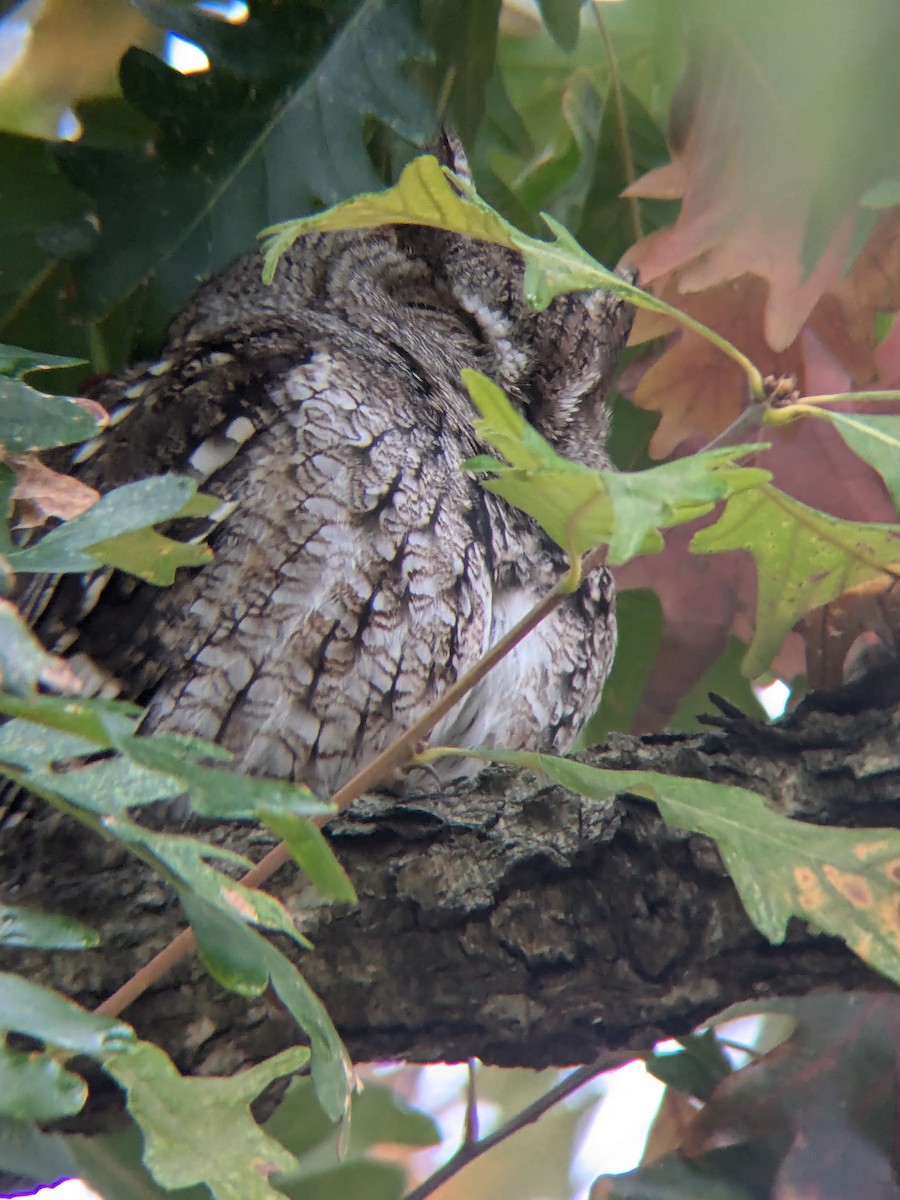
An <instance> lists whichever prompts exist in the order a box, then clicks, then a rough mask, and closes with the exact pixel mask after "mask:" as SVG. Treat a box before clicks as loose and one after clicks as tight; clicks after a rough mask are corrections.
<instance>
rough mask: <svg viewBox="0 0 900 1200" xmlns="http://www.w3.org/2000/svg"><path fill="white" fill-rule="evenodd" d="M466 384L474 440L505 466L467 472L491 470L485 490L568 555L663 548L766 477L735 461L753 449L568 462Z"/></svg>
mask: <svg viewBox="0 0 900 1200" xmlns="http://www.w3.org/2000/svg"><path fill="white" fill-rule="evenodd" d="M462 374H463V381H464V382H465V384H466V387H467V388H468V389H469V394H470V395H471V397H472V402H473V404H474V405H475V406H476V408H477V409H478V411H479V412H480V413H481V419H480V420H478V421H476V422H475V428H476V430H477V432H478V434H479V436H480V437H481V438H482V439H483V440H484V441H486V442H487V443H488V444H489V445H490V446H492V447H494V448H495V449H496V450H498V451H499V452H500V453H501V454H502V455H503V457H504V459H505V460H506V462H505V463H501V462H496V461H494V460H491V459H486V458H484V457H483V456H482V457H479V458H477V459H472V460H470V461H469V462H468V463H467V464H466V465H467V467H468V468H469V469H470V470H478V471H485V470H490V471H492V472H494V474H495V475H496V476H497V478H495V479H489V480H483V481H482V486H483V487H485V488H487V490H488V491H491V492H494V493H496V494H497V495H500V496H503V498H504V499H505V500H507V501H509V503H510V504H514V505H515V506H516V507H517V508H521V509H522V510H523V511H524V512H527V513H529V514H530V515H531V516H533V517H534V518H535V520H536V521H538V522H539V523H540V525H541V526H542V527H543V528H544V529H545V530H546V532H547V533H548V534H549V535H550V537H552V538H553V540H554V541H555V542H557V544H558V545H560V546H562V547H563V549H564V550H566V551H567V553H568V554H569V555H570V556H574V555H577V554H583V553H584V552H585V551H586V550H588V549H590V547H591V546H596V545H597V544H598V543H601V542H607V543H609V561H610V562H611V563H613V564H620V563H624V562H627V561H628V559H630V558H634V556H635V555H637V554H649V553H654V552H658V551H660V550H662V548H663V540H662V537H661V535H660V533H659V530H660V529H667V528H669V527H671V526H673V525H681V524H683V523H684V522H685V521H692V520H694V519H695V518H696V517H700V516H703V515H704V514H705V513H708V512H709V511H710V509H711V508H712V507H713V505H714V504H716V503H718V502H719V501H720V500H724V499H725V498H726V497H728V496H732V495H735V494H736V493H739V492H742V491H744V490H746V489H748V488H756V487H758V486H759V485H760V484H762V483H765V482H766V481H767V480H768V479H770V478H771V476H770V475H769V473H768V472H767V471H763V470H760V469H758V468H751V467H740V466H737V465H736V464H735V459H737V458H740V456H741V455H742V454H746V453H749V452H750V451H751V450H756V449H758V447H754V446H729V447H727V448H724V449H721V450H709V451H706V452H705V453H702V454H695V455H693V456H691V457H690V458H682V459H679V460H678V461H677V462H672V463H664V464H663V465H662V466H660V467H652V468H651V469H650V470H647V471H636V472H619V471H595V470H592V469H591V468H589V467H586V466H584V465H583V464H582V463H576V462H570V461H569V460H568V459H566V458H563V457H562V456H561V455H559V454H557V452H556V451H555V450H554V449H553V447H552V446H551V445H550V443H549V442H547V441H545V439H544V438H543V437H541V435H540V434H539V433H538V432H537V430H536V429H533V428H532V427H531V426H530V425H529V424H528V422H527V421H526V420H525V418H524V417H523V416H522V415H521V414H520V413H518V412H517V411H516V410H515V409H514V408H513V406H512V404H510V402H509V400H508V398H507V397H506V396H505V395H504V393H503V392H502V390H501V389H500V388H499V387H497V385H496V384H495V383H493V382H492V381H491V380H490V379H488V378H487V377H486V376H484V375H482V374H481V373H480V372H478V371H471V370H464V371H463V373H462Z"/></svg>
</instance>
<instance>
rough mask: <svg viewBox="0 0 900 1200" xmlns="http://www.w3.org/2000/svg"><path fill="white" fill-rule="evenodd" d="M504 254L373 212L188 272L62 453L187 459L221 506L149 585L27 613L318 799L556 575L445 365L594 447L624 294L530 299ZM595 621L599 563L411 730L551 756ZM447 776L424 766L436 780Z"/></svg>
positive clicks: (561, 738) (604, 591) (607, 617)
mask: <svg viewBox="0 0 900 1200" xmlns="http://www.w3.org/2000/svg"><path fill="white" fill-rule="evenodd" d="M523 274H524V269H523V263H522V261H521V259H520V258H519V256H517V254H515V253H514V252H512V251H510V250H507V249H504V248H502V247H499V246H494V245H490V244H487V243H484V242H479V241H476V240H472V239H469V238H466V237H463V236H461V235H458V234H454V233H449V232H444V231H441V230H437V229H431V228H425V227H418V226H400V225H398V226H384V227H382V228H378V229H374V230H367V231H363V232H349V233H327V234H316V235H311V236H307V237H303V238H301V239H300V240H298V241H297V242H296V243H295V244H294V245H293V247H292V248H291V249H290V250H289V251H288V252H287V253H286V254H285V255H284V256H283V257H282V259H281V261H280V263H279V266H278V270H277V272H276V275H275V278H274V281H273V282H272V283H271V284H265V283H263V281H262V260H261V257H260V255H259V253H250V254H248V255H247V256H246V257H244V258H242V259H240V260H239V261H237V262H236V263H234V264H233V265H232V266H231V267H230V268H228V269H226V270H225V271H224V272H223V273H222V274H220V275H218V276H216V277H215V278H213V279H212V280H210V281H209V282H208V283H206V284H205V286H203V287H202V288H201V289H200V291H199V292H198V293H197V294H196V295H195V297H194V298H193V299H192V300H191V302H190V303H189V304H188V306H187V308H186V309H185V310H184V312H182V313H181V315H180V316H179V317H178V318H177V319H176V320H175V322H174V323H173V325H172V326H171V329H170V331H169V334H168V341H167V343H166V345H165V347H164V349H163V350H162V353H161V354H160V356H159V359H158V361H156V362H154V363H152V364H149V365H148V364H144V365H142V366H139V367H136V368H134V369H132V370H130V371H129V372H128V373H127V374H125V375H123V376H122V377H120V378H117V379H114V380H111V381H107V382H106V383H104V384H102V385H101V386H100V387H99V388H98V389H97V390H96V391H95V392H94V393H93V394H94V396H95V398H96V399H98V400H100V402H101V403H102V404H103V405H104V406H105V407H106V408H107V409H108V410H109V411H110V412H111V413H112V424H111V428H110V429H109V430H108V431H107V433H106V434H105V436H104V438H103V440H102V442H101V443H100V444H99V448H95V447H91V449H92V450H95V452H94V453H91V454H90V455H88V453H87V452H86V451H82V454H81V456H80V457H81V459H82V465H81V466H80V468H79V471H80V474H81V475H82V477H83V478H86V479H87V480H88V481H89V482H92V483H95V484H100V485H101V486H102V487H103V488H104V489H107V488H110V487H113V486H116V485H119V484H122V483H125V482H128V481H131V480H135V479H140V478H144V477H147V476H149V475H154V474H160V473H163V472H167V471H173V472H179V473H189V474H192V475H193V476H194V477H195V478H196V479H197V480H198V482H199V484H200V485H201V487H202V490H203V491H205V492H206V493H209V494H212V495H213V496H215V497H217V498H218V500H219V501H220V506H219V509H218V511H217V514H216V517H215V520H216V525H215V528H214V530H213V532H212V534H211V536H210V539H209V540H210V545H211V546H212V549H213V550H214V554H215V557H214V560H213V561H212V562H211V563H210V564H209V565H208V566H207V567H205V568H204V569H202V570H200V571H192V572H183V573H182V576H183V577H180V578H179V579H178V581H177V582H176V584H175V585H174V586H173V587H172V588H170V589H157V588H153V587H152V586H150V585H147V584H135V582H134V581H133V580H129V579H127V578H125V577H124V576H122V577H120V576H115V577H113V578H112V579H111V580H108V581H107V580H103V581H101V582H102V583H104V585H105V586H103V587H102V590H101V589H100V588H99V587H98V586H94V587H90V588H87V589H84V588H81V589H79V588H78V587H77V586H76V585H75V583H74V582H73V581H71V580H68V581H64V586H61V587H60V588H59V589H58V590H57V593H56V594H55V595H54V597H53V600H52V601H51V603H50V604H49V606H48V607H47V609H46V611H45V612H44V613H43V614H42V615H41V617H40V619H39V621H38V627H39V628H41V629H42V630H43V632H44V633H45V634H46V636H47V638H48V640H49V641H50V643H51V645H52V643H53V641H54V638H55V637H57V636H58V635H59V634H60V631H61V630H62V629H63V628H65V629H67V630H71V629H72V628H73V627H74V628H77V641H76V643H75V646H74V648H73V651H72V654H73V662H74V663H75V665H76V666H80V667H81V668H83V666H84V664H85V663H87V662H90V664H91V669H92V670H93V671H96V672H99V673H101V674H102V676H103V677H104V678H109V677H115V678H116V680H117V681H118V682H117V687H118V689H119V694H122V695H126V696H128V697H131V698H134V699H138V700H140V701H142V702H145V703H146V705H147V709H146V717H145V720H144V724H143V728H144V729H145V730H147V731H156V730H162V731H166V732H170V733H178V734H189V735H195V736H199V737H202V738H207V739H210V740H212V741H215V742H218V743H220V744H221V745H222V746H224V747H225V748H226V749H228V750H229V751H231V752H232V753H233V755H234V761H235V766H236V768H237V769H240V770H241V771H244V772H249V773H255V774H265V775H269V776H275V777H278V778H283V779H290V780H294V781H297V782H301V783H304V784H306V785H308V786H309V787H310V788H312V789H313V790H314V791H317V792H320V793H331V792H334V791H335V790H336V789H337V788H339V787H340V786H341V785H342V784H343V783H344V782H346V780H347V779H348V778H349V777H350V776H351V775H352V774H353V773H354V772H355V771H356V770H357V769H358V768H359V767H360V766H362V765H363V764H364V763H365V762H366V761H368V760H369V759H371V758H372V757H373V756H374V755H375V754H376V753H377V752H378V751H380V750H381V749H383V748H384V747H385V746H386V745H388V743H390V742H391V741H392V740H393V739H394V738H395V737H396V736H397V735H398V734H399V733H401V732H402V731H403V730H405V729H406V728H408V726H409V725H410V724H411V723H412V722H413V721H415V720H416V719H417V718H418V717H419V716H421V715H422V714H423V713H424V712H425V711H426V709H427V708H428V707H429V706H430V705H431V704H433V703H434V701H435V700H436V699H438V697H440V696H441V695H442V693H443V692H444V691H445V689H446V688H447V687H448V686H449V685H451V684H452V683H453V682H454V681H455V680H457V679H458V678H459V677H460V676H461V675H462V674H463V673H464V672H465V671H466V670H467V669H468V668H470V667H471V666H472V665H473V664H474V663H475V662H476V661H477V660H478V659H479V658H480V657H481V656H482V655H483V654H484V652H485V651H486V650H487V649H488V648H489V647H490V646H491V645H492V644H493V643H495V642H496V641H497V640H498V639H499V638H500V637H502V636H503V634H505V633H506V632H507V630H509V629H510V628H511V627H512V626H513V625H514V624H515V623H516V622H517V621H518V620H519V619H520V618H521V617H522V616H523V615H524V614H525V613H526V612H527V611H528V610H529V609H530V608H531V607H532V606H533V605H534V604H535V602H536V601H537V600H538V599H539V598H540V597H542V596H543V595H544V594H545V593H546V592H547V591H548V590H549V589H550V588H551V587H552V586H553V584H554V583H555V582H556V581H557V579H558V578H559V576H560V575H561V574H562V572H563V571H564V569H565V561H564V557H563V555H562V552H561V551H560V550H559V549H558V548H557V547H556V546H555V545H554V544H553V543H552V542H551V541H550V540H549V539H548V538H547V536H546V535H545V534H544V533H543V532H542V530H541V529H540V528H539V527H538V525H537V524H536V523H535V522H534V521H533V520H532V519H531V518H530V517H528V516H526V515H524V514H523V513H521V512H518V511H516V510H514V509H512V508H511V507H509V506H508V505H507V504H506V503H505V502H504V501H503V500H502V499H500V498H498V497H496V496H494V495H492V494H490V493H489V492H487V491H485V490H484V489H483V488H482V487H481V486H480V485H479V483H478V482H477V480H476V479H475V478H473V477H472V475H471V474H469V473H467V472H466V471H465V469H464V467H463V464H464V463H465V461H466V460H467V459H468V458H470V457H472V456H473V455H477V454H479V453H486V452H488V447H487V446H485V445H484V444H483V443H482V442H480V441H479V438H478V437H477V435H476V433H475V431H474V428H473V417H474V416H475V413H474V409H473V406H472V404H471V401H470V399H469V397H468V394H467V392H466V390H465V388H464V387H463V385H462V382H461V379H460V372H461V371H462V369H463V368H464V367H473V368H476V369H478V370H479V371H482V372H484V373H485V374H486V375H487V376H489V377H490V378H491V379H492V380H494V381H495V382H496V383H497V384H499V385H500V387H502V388H503V389H504V391H505V392H506V393H507V395H508V396H509V397H510V399H511V401H512V403H513V404H514V405H515V407H516V408H517V409H518V410H519V411H520V412H521V413H523V414H524V416H525V417H527V419H528V420H529V421H530V422H531V423H532V424H533V425H534V426H536V428H537V429H538V430H539V431H540V432H541V433H542V434H543V435H544V437H545V438H547V439H548V440H549V441H550V442H551V443H552V445H553V446H554V447H555V448H556V449H557V450H558V451H559V452H560V453H562V454H564V455H566V456H568V457H570V458H573V459H575V460H577V461H579V462H582V463H585V464H587V465H589V466H591V467H606V466H609V460H608V458H607V455H606V450H605V442H606V434H607V424H608V411H607V407H606V404H605V402H604V395H605V392H606V391H607V388H608V385H609V380H610V376H611V373H612V371H613V369H614V366H615V363H616V360H617V357H618V354H619V352H620V350H621V348H622V346H623V344H624V341H625V338H626V337H627V334H628V331H629V327H630V323H631V317H632V313H631V310H630V307H629V306H627V305H626V304H624V303H622V302H621V301H620V300H618V299H616V298H614V297H613V296H612V295H610V294H606V293H604V292H592V293H582V294H578V295H574V294H572V295H565V296H560V297H558V298H557V299H556V300H554V301H553V303H552V304H551V305H550V306H549V308H547V309H545V310H544V311H542V312H535V311H533V310H532V309H531V308H529V306H528V304H527V303H526V300H525V296H524V292H523ZM95 584H96V581H95ZM615 631H616V626H615V615H614V586H613V581H612V578H611V577H610V575H609V573H608V571H607V570H606V569H599V570H597V571H595V572H594V573H593V574H591V575H590V576H589V577H588V578H586V579H584V581H583V582H582V584H581V586H580V588H579V589H578V591H577V592H576V593H575V594H574V595H573V596H571V597H570V598H569V599H568V600H567V601H566V602H565V603H564V604H563V605H562V607H560V608H559V609H557V610H556V612H554V613H553V614H552V615H551V616H550V617H548V618H547V619H546V620H545V621H544V622H543V623H542V624H541V625H540V626H539V627H538V628H537V629H536V630H535V631H534V632H533V633H532V634H530V635H529V637H527V638H526V639H525V640H524V642H522V643H521V644H520V645H519V646H518V647H517V648H516V649H515V650H514V651H513V653H511V654H510V655H509V656H508V657H507V658H506V659H505V660H504V661H503V662H502V663H501V664H500V665H499V666H498V667H497V668H496V669H495V670H493V671H492V672H490V674H489V675H488V676H487V677H486V678H484V679H483V680H482V681H481V683H479V684H478V685H477V686H476V687H475V688H474V689H473V690H472V691H471V692H470V693H469V694H468V695H467V696H466V697H465V699H464V700H463V701H462V702H461V703H460V704H459V705H458V706H457V707H456V708H455V709H453V710H452V711H451V712H450V713H448V715H447V716H445V717H444V718H443V719H442V720H441V721H440V722H439V724H438V725H437V727H436V728H435V729H434V731H433V741H434V742H435V743H437V744H441V745H445V744H448V745H449V744H452V745H456V746H462V747H506V748H518V749H531V750H540V751H553V752H562V751H565V750H566V749H567V748H568V747H569V746H570V745H571V743H572V741H573V739H574V737H575V736H576V734H577V732H578V730H579V727H580V726H581V724H582V723H583V721H584V720H585V718H586V717H587V716H588V715H589V714H590V713H591V712H592V710H593V709H594V707H595V706H596V704H597V702H598V699H599V696H600V691H601V688H602V686H603V682H604V680H605V678H606V676H607V673H608V671H609V669H610V664H611V662H612V658H613V652H614V646H615V637H616V632H615ZM67 636H68V637H69V638H70V639H71V634H68V635H67ZM472 769H474V768H471V767H469V766H466V765H465V764H463V765H461V760H459V759H456V758H453V759H450V758H446V759H443V760H441V761H439V762H438V763H437V764H436V765H435V770H436V772H437V774H438V776H439V777H440V778H441V780H442V781H443V780H447V779H449V778H451V777H457V776H459V775H460V774H462V773H464V772H469V771H471V770H472ZM407 778H409V777H407ZM402 786H403V784H402V782H401V790H402Z"/></svg>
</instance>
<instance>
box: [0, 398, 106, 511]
mask: <svg viewBox="0 0 900 1200" xmlns="http://www.w3.org/2000/svg"><path fill="white" fill-rule="evenodd" d="M83 403H84V404H92V403H93V401H84V402H83ZM96 407H97V408H99V407H100V406H99V405H97V406H96ZM101 411H102V410H101ZM6 462H8V463H9V465H10V466H11V467H12V469H13V470H14V471H15V473H16V479H17V483H16V487H15V490H14V491H13V500H14V501H16V503H17V508H16V525H17V526H18V527H19V528H20V529H34V528H36V527H37V526H39V525H43V524H44V522H45V521H47V519H48V518H50V517H57V518H59V519H60V520H62V521H69V520H71V519H72V517H77V516H78V515H79V514H80V513H83V512H84V511H85V510H86V509H88V508H90V507H91V505H92V504H96V502H97V501H98V500H99V499H100V493H99V492H98V491H96V490H95V489H94V488H92V487H88V485H87V484H85V483H82V482H81V481H80V480H78V479H73V478H72V476H71V475H61V474H60V473H59V472H58V471H53V470H51V469H50V467H48V466H46V465H45V464H44V463H42V462H40V461H39V459H37V458H35V457H33V456H32V455H30V454H16V455H10V456H9V457H8V458H7V459H6Z"/></svg>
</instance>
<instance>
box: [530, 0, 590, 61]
mask: <svg viewBox="0 0 900 1200" xmlns="http://www.w3.org/2000/svg"><path fill="white" fill-rule="evenodd" d="M538 8H539V9H540V13H541V17H542V18H543V21H544V24H545V25H546V26H547V28H548V29H549V30H550V33H551V34H552V35H553V39H554V41H556V42H557V43H558V44H559V45H560V46H561V47H562V48H563V50H567V51H571V50H574V49H575V47H576V45H577V44H578V30H579V27H580V25H581V0H538Z"/></svg>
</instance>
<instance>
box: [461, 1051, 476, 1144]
mask: <svg viewBox="0 0 900 1200" xmlns="http://www.w3.org/2000/svg"><path fill="white" fill-rule="evenodd" d="M466 1066H467V1067H468V1075H467V1078H466V1120H465V1125H464V1126H463V1145H464V1146H471V1145H474V1143H475V1142H477V1141H478V1093H477V1091H476V1089H475V1066H476V1063H475V1059H474V1058H470V1059H469V1061H468V1063H467V1064H466Z"/></svg>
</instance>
